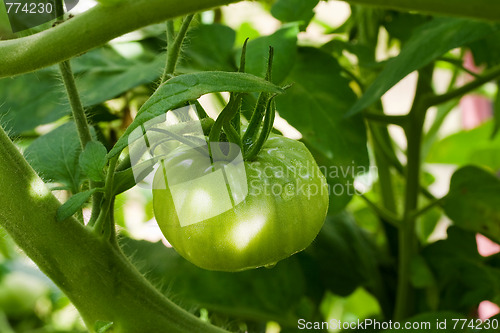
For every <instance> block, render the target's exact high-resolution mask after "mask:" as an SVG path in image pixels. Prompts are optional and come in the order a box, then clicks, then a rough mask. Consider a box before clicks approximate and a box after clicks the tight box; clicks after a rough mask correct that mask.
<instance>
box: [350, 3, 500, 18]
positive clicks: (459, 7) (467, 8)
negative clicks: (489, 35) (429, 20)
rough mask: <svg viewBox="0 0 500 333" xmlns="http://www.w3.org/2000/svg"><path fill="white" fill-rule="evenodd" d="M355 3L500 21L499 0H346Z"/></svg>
mask: <svg viewBox="0 0 500 333" xmlns="http://www.w3.org/2000/svg"><path fill="white" fill-rule="evenodd" d="M344 1H346V2H348V3H350V4H354V5H367V6H372V7H376V8H382V9H383V8H386V9H396V10H400V11H405V12H408V11H418V12H422V13H428V14H441V15H447V16H461V17H469V18H475V19H483V20H489V21H500V1H498V0H453V1H452V2H451V1H450V0H344Z"/></svg>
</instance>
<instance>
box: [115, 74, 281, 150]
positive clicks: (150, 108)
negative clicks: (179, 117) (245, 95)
mask: <svg viewBox="0 0 500 333" xmlns="http://www.w3.org/2000/svg"><path fill="white" fill-rule="evenodd" d="M222 91H233V92H260V91H264V92H270V93H281V92H282V91H283V90H282V89H281V88H279V87H278V86H275V85H274V84H272V83H269V82H267V81H266V80H264V79H261V78H258V77H255V76H253V75H251V74H246V73H238V72H202V73H196V74H184V75H179V76H176V77H174V78H172V79H170V80H168V81H166V82H165V83H163V84H162V85H161V86H160V87H159V88H158V90H157V91H156V92H155V93H154V94H153V95H152V96H151V98H150V99H149V100H148V101H147V102H146V103H145V104H144V105H143V106H142V107H141V109H140V110H139V112H138V114H137V117H136V118H135V119H134V121H133V122H132V124H131V125H130V126H129V127H128V128H127V131H126V132H125V134H124V135H123V136H122V137H121V138H120V139H119V140H118V142H117V143H116V145H115V146H114V147H113V149H111V151H110V152H109V154H108V157H113V156H115V155H116V154H118V153H120V152H121V151H122V150H123V149H124V148H125V147H126V146H127V145H128V136H129V135H130V133H131V132H132V131H133V130H134V129H136V128H137V127H139V126H140V125H142V124H144V123H145V122H146V121H148V120H151V119H153V118H155V117H157V116H159V115H162V114H165V113H166V112H167V111H168V110H172V109H174V108H176V107H178V106H180V105H181V104H182V103H184V102H186V101H190V100H195V99H198V98H200V97H201V96H202V95H205V94H208V93H213V92H222Z"/></svg>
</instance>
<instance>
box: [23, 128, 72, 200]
mask: <svg viewBox="0 0 500 333" xmlns="http://www.w3.org/2000/svg"><path fill="white" fill-rule="evenodd" d="M80 152H81V146H80V140H79V138H78V133H77V130H76V126H75V124H74V123H73V122H69V123H66V124H64V125H61V126H59V127H58V128H56V129H55V130H53V131H51V132H49V133H47V134H45V135H43V136H41V137H39V138H37V139H36V140H35V141H33V143H32V144H31V145H30V146H29V147H28V148H27V149H26V150H25V152H24V157H25V158H26V159H27V160H28V162H29V163H30V164H31V166H32V167H33V169H35V171H36V172H37V173H38V174H39V175H40V177H42V178H43V179H44V180H45V181H48V182H54V183H62V184H64V185H66V186H68V187H69V188H70V189H71V190H72V191H73V193H76V192H78V188H79V186H80V181H81V177H80V176H81V175H80V167H79V163H78V158H79V156H80Z"/></svg>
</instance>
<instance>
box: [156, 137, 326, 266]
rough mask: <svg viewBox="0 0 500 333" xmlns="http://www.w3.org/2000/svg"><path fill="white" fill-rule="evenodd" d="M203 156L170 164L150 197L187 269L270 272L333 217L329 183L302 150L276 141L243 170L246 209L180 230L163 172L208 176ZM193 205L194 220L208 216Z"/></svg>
mask: <svg viewBox="0 0 500 333" xmlns="http://www.w3.org/2000/svg"><path fill="white" fill-rule="evenodd" d="M200 156H201V154H200V155H199V156H197V153H196V152H193V151H192V150H190V151H183V152H180V153H179V154H176V156H174V157H173V158H171V159H168V160H165V161H164V164H163V167H160V168H159V169H158V171H157V172H156V175H155V180H154V184H155V186H154V189H153V205H154V211H155V216H156V220H157V221H158V224H159V226H160V228H161V230H162V232H163V234H164V235H165V237H166V238H167V240H168V241H169V242H170V244H172V246H173V247H174V248H175V249H176V250H177V252H178V253H179V254H181V255H182V256H183V257H184V258H186V259H187V260H189V261H190V262H192V263H194V264H195V265H197V266H199V267H202V268H205V269H209V270H218V271H240V270H245V269H251V268H256V267H260V266H266V265H273V264H275V263H276V262H278V261H279V260H281V259H284V258H287V257H289V256H290V255H292V254H294V253H296V252H299V251H301V250H303V249H304V248H306V247H307V246H308V245H309V244H310V243H311V242H312V241H313V239H314V238H315V237H316V235H317V234H318V232H319V231H320V229H321V227H322V225H323V222H324V220H325V217H326V212H327V210H328V186H327V183H326V180H325V177H324V176H323V174H322V173H321V171H320V170H319V168H318V166H317V164H316V162H315V161H314V158H313V157H312V155H311V153H310V152H309V151H308V150H307V148H306V147H305V146H304V145H303V144H302V143H301V142H298V141H295V140H291V139H288V138H285V137H282V136H275V135H272V136H271V137H270V138H269V139H268V140H267V142H266V143H265V145H264V146H263V148H262V150H261V151H260V152H259V154H258V155H257V158H256V159H254V160H253V161H245V162H244V167H245V171H246V178H247V184H248V195H247V196H246V197H245V199H244V200H243V201H242V202H240V203H239V204H237V205H236V206H234V208H233V209H230V210H227V211H225V212H224V213H222V214H220V215H217V216H214V217H211V218H208V219H205V220H203V221H201V222H198V223H194V224H190V225H187V226H181V224H180V222H179V217H178V213H177V212H176V209H175V206H174V200H173V198H172V193H171V191H170V188H169V184H168V182H167V178H168V177H166V176H165V172H164V170H165V169H164V168H165V167H168V168H170V169H169V170H174V171H177V172H176V173H175V172H174V173H175V174H179V175H181V174H183V175H186V174H200V172H201V174H208V173H210V172H211V170H201V171H200V168H201V169H203V168H204V166H199V163H197V159H198V158H199V157H200ZM169 179H170V180H171V178H169ZM183 181H187V179H185V180H183ZM162 185H163V186H162ZM161 187H163V189H162V188H161ZM200 190H201V191H205V190H206V189H204V188H200ZM195 191H196V189H195ZM203 193H205V192H203ZM206 199H212V198H206ZM214 200H216V199H214ZM191 204H192V209H191V210H192V211H193V214H194V215H196V214H197V210H200V209H201V210H202V209H203V208H200V207H201V206H203V203H199V202H196V200H193V201H191Z"/></svg>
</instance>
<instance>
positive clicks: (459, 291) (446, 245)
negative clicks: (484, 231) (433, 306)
mask: <svg viewBox="0 0 500 333" xmlns="http://www.w3.org/2000/svg"><path fill="white" fill-rule="evenodd" d="M422 256H423V257H424V258H425V261H426V262H427V263H428V265H429V267H430V269H431V271H432V272H433V275H434V276H435V278H436V281H437V287H438V292H439V295H438V300H439V304H438V305H439V309H441V310H449V311H457V312H460V313H468V312H469V311H470V309H471V307H476V306H477V305H478V304H479V303H480V302H482V301H484V300H490V301H492V302H496V303H498V302H499V300H500V298H499V297H500V269H498V268H495V267H492V266H490V265H488V264H487V261H486V258H484V257H481V256H480V255H479V253H478V251H477V243H476V233H475V232H470V231H466V230H463V229H460V228H458V227H455V226H451V227H449V228H448V230H447V238H446V239H443V240H440V241H437V242H435V243H433V244H431V245H429V246H427V247H425V248H424V249H423V251H422Z"/></svg>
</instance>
